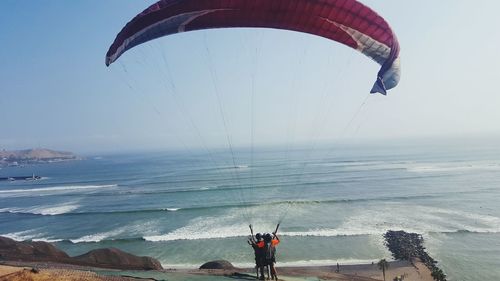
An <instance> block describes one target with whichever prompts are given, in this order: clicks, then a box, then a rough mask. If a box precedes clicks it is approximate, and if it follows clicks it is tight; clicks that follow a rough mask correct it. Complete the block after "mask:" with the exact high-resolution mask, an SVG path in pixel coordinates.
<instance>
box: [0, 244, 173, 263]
mask: <svg viewBox="0 0 500 281" xmlns="http://www.w3.org/2000/svg"><path fill="white" fill-rule="evenodd" d="M0 258H1V259H2V260H7V261H23V262H55V263H64V264H74V265H83V266H92V267H104V268H117V269H125V270H126V269H129V270H160V269H163V267H162V266H161V264H160V262H159V261H158V260H156V259H154V258H150V257H139V256H135V255H132V254H129V253H126V252H123V251H121V250H119V249H116V248H106V249H97V250H92V251H90V252H88V253H86V254H83V255H81V256H77V257H73V258H72V257H70V256H68V254H66V253H65V252H63V251H61V250H59V249H58V248H57V247H55V246H54V245H52V244H50V243H47V242H30V241H24V242H17V241H15V240H12V239H10V238H7V237H2V236H0Z"/></svg>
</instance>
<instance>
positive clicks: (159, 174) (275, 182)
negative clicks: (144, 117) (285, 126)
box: [0, 145, 500, 280]
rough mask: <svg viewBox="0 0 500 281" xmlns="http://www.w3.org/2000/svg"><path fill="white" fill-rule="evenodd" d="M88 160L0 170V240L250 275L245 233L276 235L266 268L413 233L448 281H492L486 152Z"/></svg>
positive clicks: (348, 150) (345, 257)
mask: <svg viewBox="0 0 500 281" xmlns="http://www.w3.org/2000/svg"><path fill="white" fill-rule="evenodd" d="M250 151H251V150H250V149H236V150H235V151H234V152H233V154H231V153H229V152H228V151H227V150H201V151H198V152H193V151H190V152H189V153H188V152H163V153H135V154H124V155H104V156H103V155H100V156H99V157H94V156H88V157H86V159H85V160H82V161H74V162H59V163H51V164H43V165H29V166H24V167H8V168H3V169H2V170H0V177H10V176H24V175H31V174H32V173H35V174H36V175H40V176H42V177H43V178H42V179H41V180H37V181H13V182H6V181H4V182H0V235H3V236H7V237H11V238H13V239H16V240H26V239H29V240H36V241H38V240H40V241H49V242H54V243H56V244H57V246H58V247H60V248H62V249H63V250H65V251H67V252H68V253H69V254H70V255H80V254H83V253H85V252H86V251H89V250H91V249H95V248H101V247H117V248H120V249H122V250H125V251H128V252H131V253H134V254H137V255H147V256H152V257H155V258H157V259H158V260H160V262H161V263H162V265H163V266H164V267H165V268H170V267H175V268H180V267H184V268H196V267H198V266H200V265H201V264H202V263H204V262H206V261H209V260H215V259H226V260H229V261H231V262H233V263H234V264H236V265H239V266H249V267H250V266H252V262H253V251H252V249H251V248H250V247H249V246H248V245H247V244H246V239H247V236H248V235H249V234H250V230H249V224H252V226H253V229H254V231H255V232H272V231H274V229H275V228H276V224H277V223H281V225H280V228H279V234H281V235H280V237H281V240H282V243H281V244H280V245H279V246H278V257H277V259H278V264H279V265H280V266H285V265H331V264H336V263H337V262H339V263H340V264H347V263H371V262H372V261H377V260H379V259H381V258H390V257H391V254H390V253H389V252H388V251H387V249H386V247H385V246H384V240H383V237H382V235H383V233H384V232H385V231H387V230H405V231H409V232H417V233H421V234H422V235H423V237H424V239H425V246H426V247H427V250H428V252H429V253H430V254H431V256H432V257H434V258H435V259H437V260H438V261H439V266H440V267H441V268H443V269H444V271H445V272H446V273H447V274H448V275H449V277H450V278H449V279H450V280H494V279H496V278H498V276H500V264H499V262H498V258H499V257H500V242H499V241H500V203H499V202H500V149H498V147H495V146H475V147H468V146H451V145H443V146H429V145H418V146H396V145H387V146H368V145H350V146H349V145H346V146H337V147H329V148H326V147H325V148H314V149H311V148H308V149H294V150H290V149H280V148H260V149H257V148H256V149H254V150H253V151H254V152H253V153H250Z"/></svg>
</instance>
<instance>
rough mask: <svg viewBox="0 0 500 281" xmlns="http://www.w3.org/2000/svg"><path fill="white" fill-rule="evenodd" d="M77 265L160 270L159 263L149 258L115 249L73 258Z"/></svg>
mask: <svg viewBox="0 0 500 281" xmlns="http://www.w3.org/2000/svg"><path fill="white" fill-rule="evenodd" d="M73 260H74V261H77V262H78V263H79V264H85V265H89V266H98V267H109V268H119V269H137V270H160V269H163V267H162V266H161V264H160V262H159V261H158V260H156V259H154V258H150V257H139V256H135V255H132V254H129V253H126V252H124V251H121V250H119V249H116V248H106V249H97V250H92V251H90V252H88V253H86V254H83V255H81V256H77V257H74V258H73Z"/></svg>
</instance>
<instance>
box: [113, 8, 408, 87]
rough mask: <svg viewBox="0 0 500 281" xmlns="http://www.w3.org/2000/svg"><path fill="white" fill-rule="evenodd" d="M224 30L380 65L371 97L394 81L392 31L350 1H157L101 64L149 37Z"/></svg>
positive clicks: (128, 27) (396, 60) (395, 46)
mask: <svg viewBox="0 0 500 281" xmlns="http://www.w3.org/2000/svg"><path fill="white" fill-rule="evenodd" d="M229 27H261V28H276V29H286V30H293V31H298V32H304V33H310V34H314V35H318V36H322V37H325V38H328V39H331V40H334V41H337V42H340V43H342V44H344V45H347V46H349V47H351V48H353V49H356V50H358V51H359V52H361V53H363V54H365V55H366V56H368V57H370V58H372V59H373V60H374V61H376V62H377V63H379V64H380V65H381V66H382V67H381V69H380V71H379V72H378V74H377V80H376V82H375V84H374V85H373V88H372V90H371V93H382V94H384V95H385V94H386V93H387V90H388V89H392V88H394V87H395V86H396V85H397V84H398V82H399V79H400V64H399V43H398V40H397V38H396V36H395V34H394V32H393V31H392V29H391V28H390V27H389V24H388V23H387V22H386V21H385V20H384V19H383V18H382V17H381V16H379V15H378V14H377V13H376V12H375V11H373V10H372V9H370V8H368V7H367V6H365V5H363V4H361V3H360V2H358V1H356V0H273V1H269V0H253V1H248V0H161V1H158V2H157V3H155V4H153V5H151V6H150V7H149V8H147V9H146V10H144V11H143V12H142V13H140V14H138V15H137V16H136V17H134V18H133V19H132V20H131V21H130V22H129V23H127V25H126V26H125V27H124V28H123V29H122V30H121V31H120V33H119V34H118V35H117V37H116V39H115V41H114V42H113V44H112V45H111V47H110V48H109V50H108V53H107V54H106V65H108V66H109V65H110V64H112V63H113V62H114V61H116V60H117V59H118V58H119V57H120V56H121V55H122V54H123V53H124V52H126V51H127V50H129V49H131V48H133V47H134V46H137V45H139V44H142V43H144V42H147V41H150V40H153V39H155V38H159V37H162V36H166V35H170V34H175V33H179V32H185V31H193V30H201V29H210V28H229Z"/></svg>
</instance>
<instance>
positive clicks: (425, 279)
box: [0, 231, 445, 281]
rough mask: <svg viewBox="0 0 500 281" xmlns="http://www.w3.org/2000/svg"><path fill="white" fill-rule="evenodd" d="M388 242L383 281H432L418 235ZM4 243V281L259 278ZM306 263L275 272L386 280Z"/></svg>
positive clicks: (245, 271)
mask: <svg viewBox="0 0 500 281" xmlns="http://www.w3.org/2000/svg"><path fill="white" fill-rule="evenodd" d="M384 238H385V239H386V246H387V247H388V249H389V250H390V251H391V252H392V255H393V257H394V258H395V259H396V260H393V261H388V264H389V266H388V269H386V271H385V277H386V278H385V280H403V279H401V277H402V276H404V280H406V281H432V280H433V278H432V276H431V271H434V270H435V269H436V268H437V266H436V264H437V262H436V261H435V260H434V259H432V258H431V257H430V256H429V255H428V254H427V253H426V252H425V248H424V247H423V246H422V242H423V238H422V237H421V236H420V235H418V234H415V233H406V232H404V231H388V232H387V233H386V235H384ZM0 242H1V243H0V281H17V280H26V279H27V280H40V281H41V280H82V279H78V278H80V277H82V276H87V275H89V274H91V275H92V278H90V277H89V278H90V279H88V278H87V277H88V276H87V277H85V278H83V280H110V279H106V278H107V277H106V276H108V277H109V276H112V277H113V278H114V279H113V280H118V281H119V280H143V279H145V278H146V279H149V280H200V281H212V280H218V279H217V278H219V279H220V277H230V278H232V279H236V280H249V279H253V280H254V279H256V278H255V275H256V271H255V268H253V266H248V267H236V266H234V265H233V264H231V263H230V262H229V261H225V260H217V261H211V262H207V263H205V264H203V265H201V266H200V267H199V268H192V267H191V268H178V267H177V268H172V267H171V268H164V267H163V266H162V265H161V264H160V263H159V261H158V260H156V259H155V258H151V257H147V256H142V257H140V256H134V255H132V254H130V253H127V252H123V251H122V250H119V249H117V248H103V249H95V250H91V251H90V252H88V253H86V254H83V255H80V256H74V257H70V256H69V255H68V254H66V253H65V252H64V251H61V250H60V249H58V248H56V247H55V246H54V245H53V244H50V243H46V242H32V241H22V242H17V241H15V240H12V239H9V238H5V237H0ZM298 262H299V263H301V262H304V261H298ZM306 262H310V264H305V265H304V264H299V265H291V264H287V263H286V262H285V263H282V264H280V262H279V261H278V262H277V264H276V268H277V272H278V276H279V277H281V278H280V280H288V279H287V278H291V279H290V280H306V279H307V280H315V279H314V278H317V279H318V280H337V281H351V280H359V281H373V280H383V273H382V271H381V270H380V269H379V267H378V265H377V263H378V261H371V262H370V260H362V261H358V263H349V264H348V263H342V262H341V261H340V260H337V261H335V260H329V261H323V264H314V262H315V261H314V260H311V261H306ZM316 262H318V261H316ZM325 262H326V264H325ZM353 262H356V261H354V260H353ZM292 263H293V262H292ZM167 267H168V265H167ZM16 268H17V269H16ZM16 270H17V271H16ZM13 271H14V272H13ZM6 272H8V273H6ZM39 272H43V274H45V275H47V276H49V277H47V278H45V279H36V278H37V276H41V275H37V274H39ZM61 272H64V274H66V275H68V276H70V277H68V278H69V279H68V278H64V279H59V276H60V275H61V274H62V273H61ZM16 275H20V276H21V275H22V276H21V277H19V278H17V279H16V278H14V277H12V278H11V277H10V276H16ZM32 275H33V276H34V277H29V278H31V279H28V277H27V276H32ZM71 276H74V278H73V277H71ZM194 276H196V278H197V279H193V278H194ZM72 278H73V279H72ZM131 278H132V279H131ZM214 278H215V279H214ZM310 278H313V279H310ZM443 280H445V279H443Z"/></svg>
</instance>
